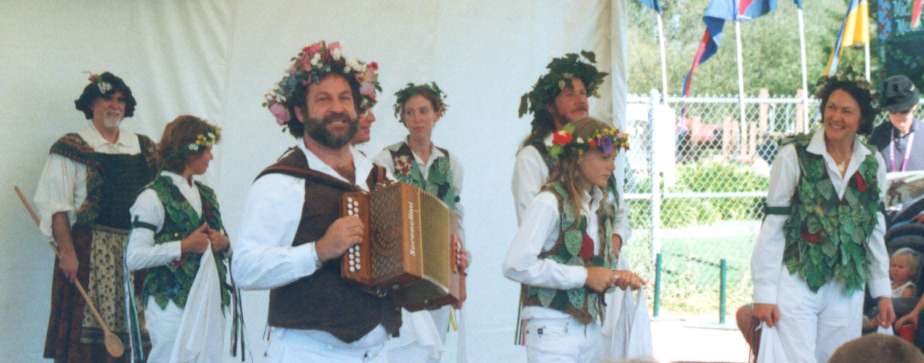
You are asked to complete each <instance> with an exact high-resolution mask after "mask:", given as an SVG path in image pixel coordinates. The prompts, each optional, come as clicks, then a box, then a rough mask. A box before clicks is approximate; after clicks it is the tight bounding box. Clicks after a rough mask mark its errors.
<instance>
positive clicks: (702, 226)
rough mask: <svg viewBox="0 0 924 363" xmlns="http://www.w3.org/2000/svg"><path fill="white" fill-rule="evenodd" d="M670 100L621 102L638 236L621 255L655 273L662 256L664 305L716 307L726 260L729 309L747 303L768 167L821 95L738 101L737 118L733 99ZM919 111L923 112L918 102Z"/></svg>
mask: <svg viewBox="0 0 924 363" xmlns="http://www.w3.org/2000/svg"><path fill="white" fill-rule="evenodd" d="M667 103H668V105H667V106H664V105H660V97H659V95H657V94H652V95H651V96H649V97H644V96H630V97H629V99H628V102H627V120H626V124H625V127H626V128H627V129H628V131H629V133H630V135H632V149H631V150H630V151H629V152H628V164H629V168H627V171H626V188H625V191H626V200H627V202H628V204H629V208H630V216H631V218H630V219H631V224H632V228H633V231H634V233H635V237H634V238H633V244H631V245H629V246H628V247H627V249H626V253H627V256H628V257H629V259H630V260H631V261H632V262H633V264H634V266H633V268H634V269H635V270H637V271H640V272H642V273H644V274H645V276H651V277H652V278H653V276H654V271H653V270H654V266H653V263H652V262H653V260H654V255H653V253H655V251H660V252H662V258H663V263H664V267H665V270H664V272H665V274H663V275H662V276H663V277H664V281H663V282H664V285H663V287H662V301H663V302H664V305H665V307H666V308H668V309H671V310H682V311H688V312H716V311H718V307H719V270H718V269H717V268H716V267H715V266H716V264H718V263H719V261H720V260H721V259H723V258H724V259H726V260H727V261H728V265H729V270H728V287H729V291H728V303H729V306H731V307H735V306H737V305H740V304H743V303H746V302H748V301H749V300H750V295H751V285H750V256H751V251H752V249H753V244H754V241H755V239H756V236H757V233H758V230H759V228H760V220H761V219H762V218H763V211H762V205H763V198H764V196H765V195H766V190H767V185H768V179H769V171H770V163H771V162H772V160H773V157H774V156H775V155H776V151H777V148H778V145H779V144H778V142H779V140H780V139H782V138H783V137H785V136H788V135H792V134H795V133H799V132H805V131H808V130H810V129H812V128H813V127H814V126H813V125H814V124H815V123H816V122H815V121H813V120H817V119H820V115H819V112H818V108H819V107H818V101H817V100H815V99H811V98H810V99H808V100H805V101H803V99H802V98H801V97H799V96H796V97H770V96H768V95H767V94H766V93H764V94H762V95H760V96H758V97H745V98H744V100H743V105H744V107H743V108H744V117H743V122H742V117H741V116H740V114H741V110H740V108H739V100H738V97H737V96H720V97H687V98H679V97H676V98H675V97H668V102H667ZM668 106H669V107H668ZM916 113H917V117H918V118H920V117H924V107H918V110H917V112H916ZM879 122H888V120H887V116H885V114H882V115H880V116H879V117H878V118H877V124H878V123H879ZM653 171H655V172H653ZM733 311H734V310H733V309H730V311H729V312H733Z"/></svg>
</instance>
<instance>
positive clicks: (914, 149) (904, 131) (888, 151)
mask: <svg viewBox="0 0 924 363" xmlns="http://www.w3.org/2000/svg"><path fill="white" fill-rule="evenodd" d="M918 98H919V93H918V89H917V88H916V87H915V86H914V83H912V82H911V80H910V79H908V77H905V76H902V75H897V76H892V77H889V78H886V80H885V84H884V85H883V91H882V108H884V109H885V110H886V111H887V112H888V113H889V122H888V123H882V124H881V125H879V126H877V127H876V128H875V129H873V133H872V134H871V135H870V137H869V140H870V143H871V144H873V145H875V146H876V148H878V149H879V152H881V153H882V158H883V160H885V162H886V168H887V170H888V171H889V172H902V171H913V170H924V135H918V136H917V137H915V135H916V133H915V131H917V130H924V123H922V122H921V120H915V119H914V111H915V110H917V108H918Z"/></svg>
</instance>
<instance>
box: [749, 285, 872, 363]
mask: <svg viewBox="0 0 924 363" xmlns="http://www.w3.org/2000/svg"><path fill="white" fill-rule="evenodd" d="M780 275H781V276H780V282H779V291H780V293H779V299H778V303H777V306H778V307H779V309H780V320H779V321H778V322H777V325H776V327H774V328H767V327H764V329H776V333H777V334H766V333H764V334H761V340H760V356H759V357H758V358H757V362H758V363H825V362H827V361H828V358H830V357H831V354H832V353H834V350H836V349H837V348H838V347H840V346H841V345H842V344H844V343H846V342H848V341H850V340H853V339H855V338H858V337H859V336H860V332H861V329H862V324H863V291H862V290H861V291H855V292H853V293H852V294H851V295H849V296H848V295H845V294H844V292H843V286H842V285H841V284H839V283H837V282H833V281H831V282H828V283H826V284H824V285H823V286H822V287H821V288H819V289H818V292H812V290H810V289H809V287H808V285H807V284H806V283H805V281H803V280H802V279H801V278H799V277H797V276H793V275H790V274H789V273H788V271H787V270H786V269H785V267H784V270H783V272H782V273H781V274H780ZM773 352H784V354H782V355H785V356H782V355H780V354H774V353H773ZM765 353H766V354H765ZM771 355H775V357H772V358H771V357H770V356H771Z"/></svg>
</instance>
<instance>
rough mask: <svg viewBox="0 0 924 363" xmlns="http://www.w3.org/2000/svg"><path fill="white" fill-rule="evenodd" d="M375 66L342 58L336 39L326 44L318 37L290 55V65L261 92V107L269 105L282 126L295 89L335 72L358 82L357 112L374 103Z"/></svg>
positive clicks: (287, 120) (379, 89)
mask: <svg viewBox="0 0 924 363" xmlns="http://www.w3.org/2000/svg"><path fill="white" fill-rule="evenodd" d="M378 70H379V65H378V63H376V62H369V63H363V62H361V61H359V60H356V59H346V58H345V57H344V56H343V54H342V51H341V49H340V42H332V43H330V44H328V43H325V42H324V41H320V42H317V43H314V44H310V45H308V46H307V47H304V48H302V51H301V52H299V53H298V56H296V57H294V58H292V65H291V66H289V69H288V70H287V71H286V74H285V76H283V77H282V79H281V80H279V82H278V83H276V86H275V87H274V88H273V89H272V90H271V91H270V92H268V93H267V94H266V95H264V101H263V107H266V108H267V109H269V111H270V113H272V114H273V117H275V118H276V123H277V124H279V125H280V126H285V125H286V123H287V122H289V120H291V119H292V115H291V114H290V113H289V106H290V102H291V101H292V100H291V98H292V96H293V95H294V94H295V93H296V91H297V90H298V89H299V88H303V87H308V85H309V84H311V83H315V84H317V83H318V82H321V79H322V78H324V77H325V76H327V75H328V74H331V73H337V74H341V75H343V76H345V77H349V78H353V79H355V80H356V83H358V84H359V94H360V96H361V97H362V100H360V104H359V108H360V109H359V110H357V114H362V113H363V112H365V111H366V110H368V109H370V108H372V106H374V105H375V103H376V91H381V90H382V87H381V86H379V81H378V77H379V74H378Z"/></svg>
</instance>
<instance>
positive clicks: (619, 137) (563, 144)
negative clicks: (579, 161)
mask: <svg viewBox="0 0 924 363" xmlns="http://www.w3.org/2000/svg"><path fill="white" fill-rule="evenodd" d="M550 141H551V142H550V143H549V142H547V143H546V147H547V148H548V151H549V156H550V157H552V159H553V160H558V159H559V158H560V157H561V156H562V155H563V154H565V153H569V154H570V153H574V154H576V155H577V156H578V157H581V155H584V151H587V150H590V149H596V150H597V151H599V152H600V153H602V154H604V155H610V154H611V153H613V152H614V151H618V150H619V149H622V150H629V135H628V134H626V133H625V132H622V131H619V129H617V128H615V127H607V128H603V129H600V130H597V131H596V132H594V134H593V136H591V137H590V138H589V139H587V140H584V139H583V138H581V137H577V138H575V137H574V124H572V123H567V124H565V126H564V127H562V128H561V130H558V131H555V132H553V133H552V139H551V140H550Z"/></svg>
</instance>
